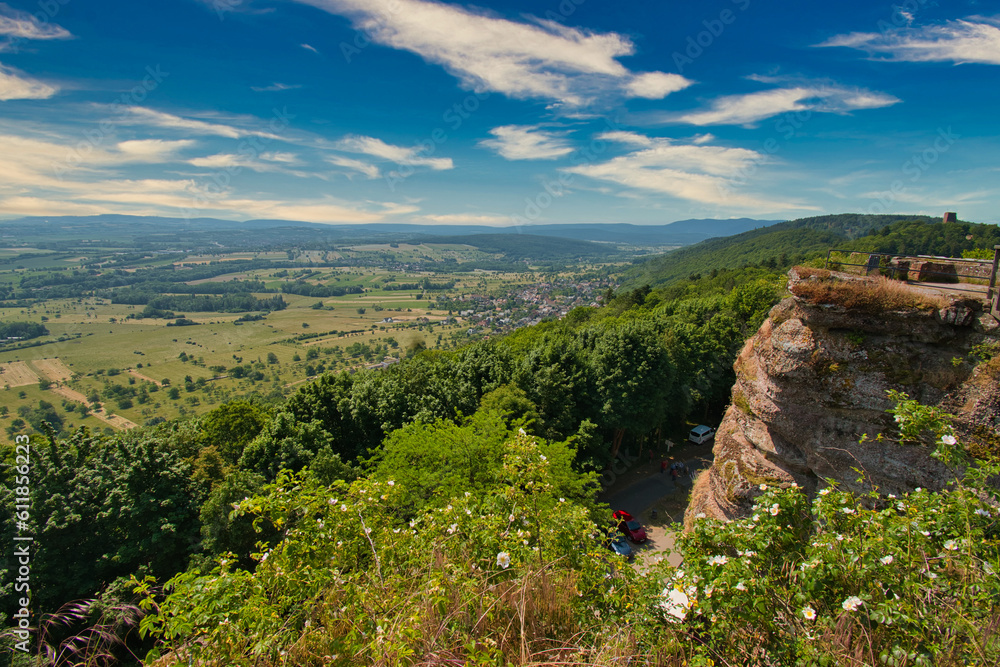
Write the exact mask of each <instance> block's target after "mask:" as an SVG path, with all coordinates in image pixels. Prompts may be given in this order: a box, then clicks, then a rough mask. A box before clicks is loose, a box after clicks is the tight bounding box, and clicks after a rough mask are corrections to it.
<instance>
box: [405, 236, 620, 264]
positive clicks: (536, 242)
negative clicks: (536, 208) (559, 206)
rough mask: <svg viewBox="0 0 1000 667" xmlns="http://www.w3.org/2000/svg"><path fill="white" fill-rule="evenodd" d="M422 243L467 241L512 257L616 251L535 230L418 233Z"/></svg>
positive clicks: (600, 255) (594, 255)
mask: <svg viewBox="0 0 1000 667" xmlns="http://www.w3.org/2000/svg"><path fill="white" fill-rule="evenodd" d="M413 241H414V242H421V243H446V244H450V243H455V244H461V245H470V246H473V247H474V248H478V249H479V250H482V251H483V252H487V253H491V254H492V253H499V254H502V255H504V256H505V257H506V258H507V259H509V260H512V261H521V260H527V259H531V260H538V261H552V260H563V261H565V260H570V259H580V258H587V259H604V258H607V257H608V256H609V255H612V254H615V253H617V252H618V249H617V246H611V245H607V244H601V243H594V242H593V241H581V240H579V239H567V238H556V237H554V236H538V235H535V234H472V235H467V236H430V235H425V236H419V237H417V238H416V239H414V240H413Z"/></svg>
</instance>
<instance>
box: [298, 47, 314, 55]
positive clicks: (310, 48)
mask: <svg viewBox="0 0 1000 667" xmlns="http://www.w3.org/2000/svg"><path fill="white" fill-rule="evenodd" d="M299 46H301V47H302V48H303V49H305V50H306V51H312V52H313V53H315V54H317V55H319V51H317V50H316V47H315V46H310V45H309V44H299Z"/></svg>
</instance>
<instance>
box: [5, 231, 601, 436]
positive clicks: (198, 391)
mask: <svg viewBox="0 0 1000 667" xmlns="http://www.w3.org/2000/svg"><path fill="white" fill-rule="evenodd" d="M65 245H66V247H64V248H60V251H55V250H50V249H46V248H38V247H17V248H0V323H7V324H12V323H20V324H18V325H17V326H34V327H36V329H38V330H41V331H45V332H46V333H45V334H44V335H38V336H34V335H33V336H32V337H30V338H25V337H16V338H10V339H8V340H7V341H6V342H4V341H0V388H2V389H0V391H2V396H3V401H2V405H3V406H5V407H6V410H4V411H3V412H2V414H0V428H2V430H0V439H7V440H9V439H11V438H13V437H14V436H15V435H17V434H18V433H20V432H22V431H23V430H24V429H30V428H31V427H32V426H31V425H32V424H33V423H38V422H39V420H40V419H41V418H42V417H41V415H43V414H44V415H47V416H48V417H49V418H52V417H53V415H56V416H57V417H58V418H59V419H60V420H61V422H62V429H63V430H65V429H67V428H69V425H70V424H72V425H73V426H74V427H76V426H89V427H90V428H92V429H95V430H104V429H108V428H114V429H123V428H131V427H132V426H135V425H142V424H148V423H155V422H157V421H160V420H171V419H175V418H184V417H190V416H195V415H199V414H203V413H204V412H206V411H208V410H211V409H212V408H214V407H216V406H218V405H220V404H221V403H224V402H226V401H228V400H232V399H234V398H238V397H245V396H253V397H256V398H257V399H259V400H265V401H277V400H282V399H284V398H285V397H286V396H288V395H290V394H291V393H293V392H294V391H296V390H297V388H298V387H299V386H300V385H301V384H302V383H304V382H306V381H308V380H309V379H310V378H314V377H317V376H318V375H320V374H322V373H329V372H339V371H344V370H346V371H351V372H354V371H357V370H360V369H364V368H369V367H372V368H374V367H379V366H384V365H385V364H391V363H395V362H397V361H398V360H400V359H402V358H404V357H406V356H409V355H412V354H416V353H418V352H419V351H421V350H423V349H447V348H454V347H458V346H460V345H463V344H465V343H467V342H469V341H472V340H476V339H479V338H483V337H488V336H490V335H492V334H499V333H503V332H505V331H509V330H511V329H513V328H516V327H518V326H524V325H526V324H530V323H534V322H537V321H541V320H542V319H545V318H547V317H558V316H560V315H561V314H562V313H564V312H566V311H567V310H568V309H569V308H571V307H574V306H578V305H591V304H593V303H596V299H597V295H598V294H599V293H600V292H601V290H602V289H603V288H604V287H605V286H606V285H607V284H608V283H607V280H606V279H602V278H595V275H597V272H599V271H600V270H601V269H602V267H610V266H611V263H608V264H602V263H600V262H593V263H585V264H582V265H581V267H582V268H575V269H574V270H572V271H567V270H565V269H560V270H558V271H552V270H543V267H533V266H531V264H530V262H525V261H523V260H518V261H516V262H510V261H507V260H504V259H503V257H502V256H501V255H498V254H496V253H489V252H484V251H483V250H480V249H478V248H476V247H474V246H472V245H465V244H462V243H451V242H449V243H441V244H433V243H406V242H399V243H395V242H385V243H381V242H379V243H357V244H353V245H344V246H341V247H337V248H335V249H334V248H329V249H324V250H316V249H310V248H299V247H293V246H288V247H283V248H281V249H273V250H260V249H253V250H231V251H224V250H219V251H216V250H211V251H206V250H199V251H196V252H165V251H161V252H138V253H137V252H134V251H131V250H130V249H129V248H128V247H127V246H126V247H116V246H115V245H114V244H113V243H108V244H106V245H104V244H102V245H101V246H100V247H95V246H85V247H78V246H74V245H73V244H71V243H68V242H67V243H66V244H65ZM503 262H506V265H507V266H508V267H510V268H509V269H508V270H502V269H499V268H484V266H492V264H496V263H500V264H503ZM491 263H492V264H491ZM585 273H586V274H589V275H588V276H587V278H586V279H584V278H582V277H581V275H582V274H585ZM276 299H277V300H280V301H276ZM275 303H277V304H278V306H280V307H276V306H274V304H275ZM257 304H260V305H259V306H258V305H257ZM254 308H264V309H263V310H261V309H254ZM40 327H44V329H40ZM46 406H48V407H46ZM50 408H51V410H50ZM81 408H83V409H81ZM52 410H54V411H55V412H54V413H53V412H52ZM32 420H34V422H33V421H32Z"/></svg>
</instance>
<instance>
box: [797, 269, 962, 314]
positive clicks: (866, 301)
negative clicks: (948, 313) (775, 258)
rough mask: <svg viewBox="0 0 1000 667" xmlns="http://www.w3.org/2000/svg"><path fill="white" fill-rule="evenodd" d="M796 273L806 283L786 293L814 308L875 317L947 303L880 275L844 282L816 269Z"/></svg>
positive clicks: (935, 308)
mask: <svg viewBox="0 0 1000 667" xmlns="http://www.w3.org/2000/svg"><path fill="white" fill-rule="evenodd" d="M796 271H797V272H798V274H799V275H800V276H801V277H803V278H806V280H801V281H798V282H796V283H793V284H792V285H790V286H789V290H790V291H791V292H792V294H794V295H795V296H797V297H799V298H800V299H802V300H804V301H806V302H808V303H811V304H813V305H837V306H842V307H844V308H848V309H851V310H855V311H858V312H862V313H869V314H878V313H884V312H887V311H900V310H923V311H930V310H938V309H940V308H944V307H946V306H947V305H948V303H949V302H948V300H947V299H945V298H943V297H940V296H936V295H934V294H930V293H927V292H922V291H921V290H920V289H918V288H913V287H910V286H908V285H906V284H904V283H900V282H898V281H896V280H891V279H889V278H884V277H881V276H876V277H873V278H868V279H865V280H843V279H840V278H837V277H835V276H833V275H832V274H831V273H830V272H829V271H824V270H819V269H810V268H797V269H796Z"/></svg>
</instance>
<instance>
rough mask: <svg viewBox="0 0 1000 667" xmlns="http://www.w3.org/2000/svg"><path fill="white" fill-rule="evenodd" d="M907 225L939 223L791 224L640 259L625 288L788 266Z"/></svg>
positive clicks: (829, 219) (848, 217)
mask: <svg viewBox="0 0 1000 667" xmlns="http://www.w3.org/2000/svg"><path fill="white" fill-rule="evenodd" d="M904 220H914V221H919V222H925V223H931V222H936V221H938V220H939V218H931V217H929V216H926V215H862V214H858V213H841V214H837V215H822V216H818V217H812V218H801V219H799V220H791V221H789V222H782V223H778V224H775V225H771V226H769V227H764V228H761V229H755V230H752V231H748V232H744V233H742V234H736V235H734V236H728V237H725V238H715V239H710V240H707V241H703V242H701V243H697V244H695V245H691V246H687V247H684V248H680V249H678V250H673V251H671V252H668V253H666V254H663V255H658V256H656V257H651V258H649V259H646V260H642V261H640V262H637V263H636V265H635V266H634V267H633V268H632V269H630V270H628V271H627V272H626V274H625V278H624V284H625V286H626V287H638V286H640V285H652V286H654V287H655V286H658V285H665V284H669V283H671V282H674V281H676V280H680V279H683V278H687V277H688V276H691V275H696V274H701V273H707V272H710V271H712V270H713V269H716V270H720V271H721V270H725V269H739V268H741V267H744V266H751V265H760V264H764V263H771V264H773V265H774V266H784V265H787V264H790V263H796V262H799V261H802V259H803V258H805V257H806V256H807V255H809V254H810V253H816V252H821V251H823V252H825V251H826V250H828V249H830V248H832V247H834V246H836V245H838V244H840V243H843V242H845V241H850V240H853V239H857V238H860V237H863V236H866V235H868V234H871V233H872V232H874V231H877V230H879V229H881V228H883V227H886V226H887V225H891V224H893V223H896V222H900V221H904Z"/></svg>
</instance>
